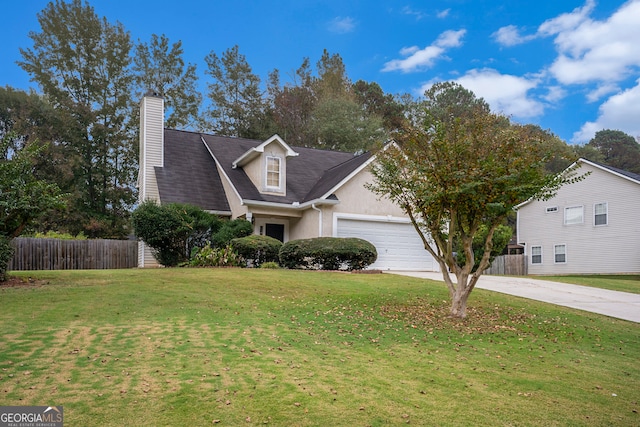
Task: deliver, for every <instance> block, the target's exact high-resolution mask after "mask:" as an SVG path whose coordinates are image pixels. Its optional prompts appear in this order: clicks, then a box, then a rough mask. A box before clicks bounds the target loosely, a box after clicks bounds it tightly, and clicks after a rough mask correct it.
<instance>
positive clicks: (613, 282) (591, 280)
mask: <svg viewBox="0 0 640 427" xmlns="http://www.w3.org/2000/svg"><path fill="white" fill-rule="evenodd" d="M535 278H536V279H542V280H552V281H554V282H562V283H572V284H574V285H584V286H592V287H594V288H602V289H609V290H612V291H621V292H630V293H633V294H640V275H638V274H629V275H589V276H536V277H535Z"/></svg>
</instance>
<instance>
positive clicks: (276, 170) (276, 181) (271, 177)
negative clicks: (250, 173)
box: [266, 156, 281, 190]
mask: <svg viewBox="0 0 640 427" xmlns="http://www.w3.org/2000/svg"><path fill="white" fill-rule="evenodd" d="M280 161H281V160H280V158H279V157H271V156H269V157H267V175H266V184H267V188H268V189H274V190H280V187H281V184H280V177H281V169H280Z"/></svg>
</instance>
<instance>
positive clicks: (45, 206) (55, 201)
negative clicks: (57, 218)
mask: <svg viewBox="0 0 640 427" xmlns="http://www.w3.org/2000/svg"><path fill="white" fill-rule="evenodd" d="M43 149H44V146H43V145H40V144H38V143H31V144H29V145H27V146H26V147H24V148H22V149H19V150H16V149H15V145H13V144H12V138H11V134H9V135H6V136H4V137H3V138H2V139H1V140H0V235H4V236H6V237H7V238H9V239H12V238H14V237H17V236H19V235H20V234H22V232H23V231H24V229H25V227H27V226H28V225H29V224H30V223H32V222H33V221H34V220H36V219H37V218H38V217H39V216H40V215H41V214H42V213H44V212H47V211H48V210H50V209H60V208H62V207H64V204H65V202H64V199H63V196H62V195H61V194H60V189H59V188H58V186H57V185H55V184H51V183H49V182H46V181H43V180H40V179H37V178H36V177H35V170H34V166H33V159H34V158H36V157H37V156H38V155H39V154H40V153H41V151H42V150H43Z"/></svg>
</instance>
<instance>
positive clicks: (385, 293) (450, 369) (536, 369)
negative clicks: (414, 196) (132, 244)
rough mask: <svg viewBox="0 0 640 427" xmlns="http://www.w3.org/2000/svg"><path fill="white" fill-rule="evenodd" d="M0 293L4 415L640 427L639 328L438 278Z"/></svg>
mask: <svg viewBox="0 0 640 427" xmlns="http://www.w3.org/2000/svg"><path fill="white" fill-rule="evenodd" d="M20 276H21V277H25V278H27V277H29V276H30V277H32V278H34V279H38V280H37V281H32V282H27V283H26V284H25V286H18V287H0V304H1V307H2V310H1V311H0V327H1V328H2V331H3V332H2V338H1V339H0V368H1V370H0V393H1V395H2V399H1V400H0V402H1V404H2V405H63V406H64V415H65V421H66V424H65V425H68V426H88V425H100V426H109V425H111V426H124V425H136V426H145V425H148V426H178V425H190V426H207V425H226V426H238V425H273V426H318V425H323V426H325V425H326V426H383V425H385V426H386V425H405V424H407V423H409V424H412V425H428V426H431V425H435V426H545V427H546V426H569V425H570V426H583V425H584V426H631V425H640V414H638V410H640V405H639V402H640V363H638V360H639V355H640V325H638V324H635V323H631V322H625V321H621V320H615V319H610V318H607V317H603V316H598V315H595V314H593V315H592V314H589V313H584V312H581V311H574V310H570V309H564V308H561V307H555V306H551V305H547V304H542V303H538V302H533V301H527V300H524V299H520V298H512V297H509V296H506V295H501V294H497V293H491V292H489V291H484V290H479V289H478V290H476V291H474V293H473V294H472V296H471V300H470V307H469V318H468V319H467V320H465V321H455V320H452V319H449V318H447V317H446V313H447V306H446V303H445V302H444V301H445V300H446V298H447V295H446V289H445V287H444V285H443V284H442V283H439V282H431V281H427V280H419V279H413V278H409V277H402V276H396V275H386V274H349V273H323V272H303V271H287V270H250V269H157V270H119V271H113V270H111V271H73V272H37V273H35V272H31V273H21V274H20Z"/></svg>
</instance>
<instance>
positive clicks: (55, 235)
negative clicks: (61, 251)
mask: <svg viewBox="0 0 640 427" xmlns="http://www.w3.org/2000/svg"><path fill="white" fill-rule="evenodd" d="M34 237H35V238H36V239H58V240H87V236H85V235H84V233H83V232H80V233H78V234H76V235H75V236H74V235H73V234H70V233H64V232H60V231H53V230H49V231H47V232H46V233H40V232H38V233H36V234H35V235H34Z"/></svg>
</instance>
